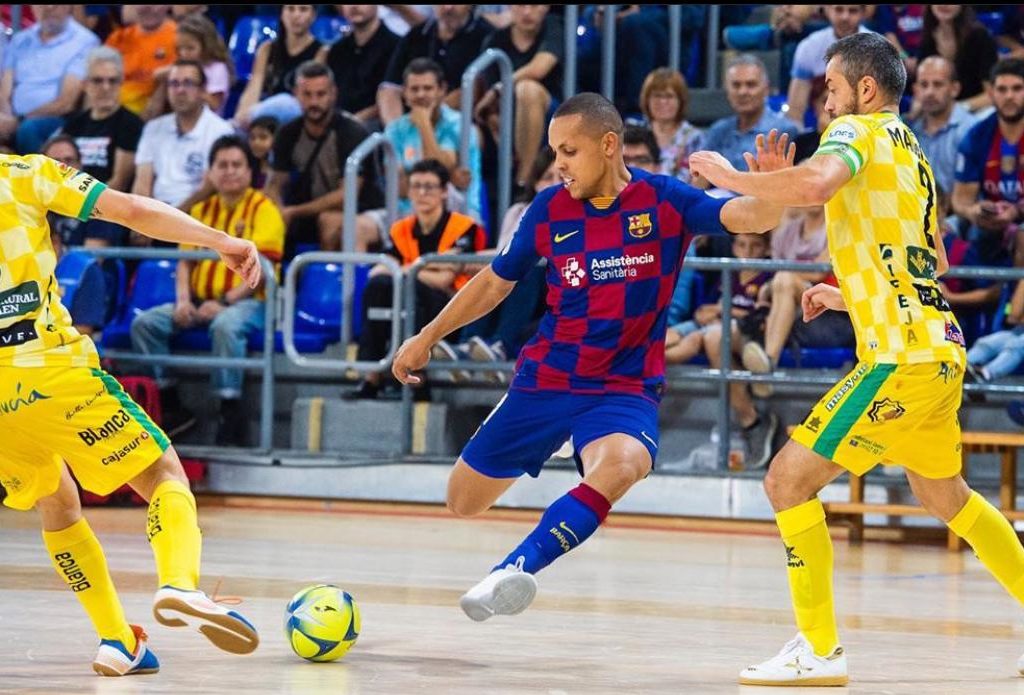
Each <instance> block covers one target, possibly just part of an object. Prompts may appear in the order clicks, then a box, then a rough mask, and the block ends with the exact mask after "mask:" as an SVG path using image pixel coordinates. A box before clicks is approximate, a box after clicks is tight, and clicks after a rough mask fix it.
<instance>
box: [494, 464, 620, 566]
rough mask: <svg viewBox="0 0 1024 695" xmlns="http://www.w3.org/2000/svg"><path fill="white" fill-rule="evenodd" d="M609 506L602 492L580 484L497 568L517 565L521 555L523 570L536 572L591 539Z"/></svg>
mask: <svg viewBox="0 0 1024 695" xmlns="http://www.w3.org/2000/svg"><path fill="white" fill-rule="evenodd" d="M610 508H611V503H609V502H608V500H607V499H605V498H604V496H603V495H602V494H601V493H599V492H598V491H597V490H595V489H594V488H592V487H590V486H589V485H587V484H586V483H580V484H579V485H578V486H577V487H576V488H574V489H572V490H570V491H569V492H568V493H567V494H565V495H563V496H561V497H559V498H558V499H557V500H555V501H554V502H552V503H551V506H550V507H548V508H547V509H546V510H545V511H544V515H543V516H541V518H540V523H539V524H537V527H536V528H535V529H533V531H531V532H530V535H528V536H527V537H526V538H525V539H524V540H523V542H522V543H520V544H519V547H518V548H516V549H515V550H513V551H512V552H511V553H510V554H509V556H508V557H506V558H505V559H504V560H502V561H501V562H500V563H499V564H498V565H497V566H496V567H495V568H494V569H501V568H503V567H505V566H506V565H514V564H516V562H517V561H518V560H519V558H520V557H522V558H523V570H524V571H525V572H529V573H530V574H536V573H537V572H539V571H540V570H542V569H544V568H545V567H547V566H548V565H550V564H551V563H552V562H554V561H555V560H557V559H558V558H560V557H561V556H562V555H565V554H566V553H567V552H569V551H570V550H572V549H573V548H575V547H576V546H578V545H579V544H580V543H582V542H583V541H585V540H587V539H588V538H590V536H591V535H593V533H594V531H596V530H597V527H598V526H600V525H601V522H602V521H604V519H605V517H606V516H608V510H609V509H610ZM492 571H493V570H492Z"/></svg>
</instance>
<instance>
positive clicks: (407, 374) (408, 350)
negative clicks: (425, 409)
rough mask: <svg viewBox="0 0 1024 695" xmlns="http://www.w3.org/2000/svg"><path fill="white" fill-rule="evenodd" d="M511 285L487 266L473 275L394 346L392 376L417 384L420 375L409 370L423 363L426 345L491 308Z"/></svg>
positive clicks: (428, 358)
mask: <svg viewBox="0 0 1024 695" xmlns="http://www.w3.org/2000/svg"><path fill="white" fill-rule="evenodd" d="M515 285H516V283H515V282H512V281H511V280H506V279H504V278H502V277H499V276H498V274H497V273H495V272H494V271H493V270H492V269H491V267H490V266H487V267H486V268H484V269H483V270H481V271H480V272H479V273H477V274H476V275H474V276H473V279H471V280H470V281H469V282H467V283H466V285H465V287H463V288H462V289H461V290H459V291H458V292H457V293H456V294H455V296H454V297H452V299H451V301H449V302H448V304H447V305H446V306H445V308H444V309H442V310H441V313H440V314H438V315H437V316H436V317H435V318H434V320H433V321H431V322H430V323H428V324H427V325H426V326H424V327H423V330H422V331H420V332H419V333H417V334H416V335H414V336H413V337H411V338H409V339H408V340H406V341H405V342H404V343H402V346H401V347H400V348H398V352H396V353H395V359H394V362H392V364H391V371H392V373H393V374H394V375H395V378H396V379H398V380H399V381H400V382H402V383H403V384H418V383H419V381H420V378H419V377H417V376H414V375H413V374H412V373H413V372H415V371H419V370H420V369H423V368H424V367H425V366H427V362H429V361H430V348H432V347H434V345H436V344H437V343H438V342H439V341H440V340H441V339H442V338H444V337H445V336H446V335H448V334H449V333H451V332H453V331H455V330H458V329H459V328H462V327H463V326H465V325H466V324H467V323H471V322H473V321H476V320H477V319H478V318H480V317H481V316H483V315H485V314H487V313H489V312H490V311H492V310H493V309H494V307H496V306H498V305H499V304H501V302H502V300H503V299H505V297H507V296H508V295H509V292H511V291H512V288H513V287H515Z"/></svg>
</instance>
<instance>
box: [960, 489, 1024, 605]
mask: <svg viewBox="0 0 1024 695" xmlns="http://www.w3.org/2000/svg"><path fill="white" fill-rule="evenodd" d="M949 528H950V530H952V531H953V533H955V534H956V535H958V536H960V537H961V538H963V539H964V540H965V541H967V542H968V543H969V544H970V546H971V547H972V548H974V552H975V554H976V555H977V556H978V559H979V560H981V564H983V565H985V568H986V569H987V570H988V571H989V572H991V573H992V576H994V577H995V578H996V579H998V580H999V583H1000V584H1002V585H1003V588H1004V589H1006V590H1007V591H1008V592H1010V595H1011V596H1013V597H1014V598H1015V599H1017V601H1019V602H1020V603H1024V547H1021V544H1020V539H1019V538H1017V533H1016V532H1015V531H1014V530H1013V526H1011V525H1010V522H1009V521H1007V520H1006V517H1005V516H1003V515H1002V514H1001V513H1000V512H999V510H998V509H996V508H995V507H993V506H992V505H991V504H989V502H988V500H986V499H985V498H984V497H982V496H981V495H979V494H978V493H977V492H974V491H973V490H972V491H971V496H970V497H969V498H967V503H966V504H964V506H963V509H961V510H960V511H959V512H957V514H956V516H954V517H953V518H952V519H950V521H949Z"/></svg>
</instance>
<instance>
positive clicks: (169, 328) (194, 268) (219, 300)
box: [131, 77, 284, 445]
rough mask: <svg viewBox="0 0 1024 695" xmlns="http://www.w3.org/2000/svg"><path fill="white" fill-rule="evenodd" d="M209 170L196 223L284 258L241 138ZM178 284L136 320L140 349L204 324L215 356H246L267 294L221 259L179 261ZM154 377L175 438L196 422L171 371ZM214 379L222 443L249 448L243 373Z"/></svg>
mask: <svg viewBox="0 0 1024 695" xmlns="http://www.w3.org/2000/svg"><path fill="white" fill-rule="evenodd" d="M171 79H172V80H173V79H174V78H173V77H172V78H171ZM209 166H210V181H211V183H212V185H213V190H214V191H215V193H214V195H212V196H211V197H210V198H207V199H206V200H203V201H201V202H198V203H196V204H195V205H194V206H193V207H192V209H191V210H190V214H191V215H192V217H194V218H196V219H197V220H200V221H202V222H203V223H205V224H208V225H210V226H211V227H215V228H216V229H222V230H224V232H225V233H226V234H231V235H232V236H236V237H240V238H243V239H249V240H251V241H252V242H253V243H255V244H256V248H257V249H259V252H260V253H261V254H263V255H264V256H265V257H267V258H268V259H269V260H271V261H272V262H273V261H278V260H280V258H281V250H282V246H283V244H284V222H283V221H282V220H281V214H280V213H279V212H278V210H277V207H276V206H275V205H274V203H273V201H271V200H269V199H268V198H267V197H266V196H264V195H263V194H262V193H260V192H259V191H256V190H253V188H252V186H251V183H252V175H253V157H252V153H251V152H250V151H249V147H248V145H246V143H245V141H244V140H243V139H241V138H239V137H237V136H235V135H228V136H225V137H221V138H218V139H217V141H216V142H214V143H213V146H212V147H211V148H210V154H209ZM183 248H184V247H183ZM189 250H192V249H189ZM175 284H176V291H175V295H176V298H175V301H174V303H173V304H163V305H161V306H157V307H153V308H152V309H148V310H147V311H145V312H143V313H142V314H140V315H139V316H137V317H136V318H135V320H133V321H132V326H131V338H132V347H133V348H134V349H135V351H136V352H140V353H142V354H146V355H166V354H168V353H169V352H170V346H169V343H170V339H171V337H172V336H173V335H174V334H176V333H178V332H179V331H182V330H186V329H189V328H195V327H200V326H205V327H207V328H208V330H209V334H210V339H211V341H212V342H213V349H212V352H213V354H214V355H215V356H217V357H236V358H238V357H245V354H246V345H247V341H248V336H249V335H250V334H251V333H254V332H261V331H262V330H263V327H264V306H263V296H262V292H261V290H260V289H253V288H251V287H249V286H248V285H246V284H245V283H243V282H242V279H241V277H240V276H239V275H237V274H235V273H232V272H231V271H229V270H228V269H227V267H226V266H225V265H224V263H223V262H222V261H220V260H201V261H191V260H180V261H178V268H177V271H176V275H175ZM153 371H154V376H155V378H156V379H157V383H158V384H159V386H160V391H161V401H162V403H163V406H164V410H163V413H164V420H163V425H164V430H165V431H166V432H167V434H168V435H169V436H171V437H173V436H174V435H175V433H176V432H182V431H184V430H185V429H187V428H188V427H191V426H192V425H193V424H195V416H194V415H192V414H191V413H190V412H189V411H188V410H186V409H185V408H184V407H183V406H182V405H181V401H180V400H179V399H178V396H177V391H176V390H175V388H174V382H173V381H172V380H171V379H170V378H169V377H168V376H167V375H166V372H165V370H164V369H162V368H160V367H156V368H154V370H153ZM210 376H211V386H212V388H213V391H214V393H215V394H216V396H217V397H218V398H219V399H220V417H219V420H218V427H217V444H222V445H243V444H244V440H245V423H246V419H247V416H248V414H249V412H250V409H249V408H246V407H245V406H244V405H243V404H242V400H241V397H242V370H240V369H226V368H225V369H215V370H213V372H212V373H211V375H210Z"/></svg>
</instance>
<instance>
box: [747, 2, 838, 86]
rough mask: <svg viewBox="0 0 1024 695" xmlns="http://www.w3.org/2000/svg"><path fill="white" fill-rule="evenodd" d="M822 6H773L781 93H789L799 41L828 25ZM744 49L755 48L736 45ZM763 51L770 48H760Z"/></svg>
mask: <svg viewBox="0 0 1024 695" xmlns="http://www.w3.org/2000/svg"><path fill="white" fill-rule="evenodd" d="M823 8H824V6H823V5H774V6H773V7H772V13H771V17H770V20H769V27H770V29H771V31H772V44H771V45H772V46H778V47H779V53H780V55H779V75H778V80H779V83H778V86H779V91H781V92H788V90H789V82H790V74H792V72H793V58H794V57H795V56H796V49H797V47H798V46H799V45H800V42H801V41H803V40H804V39H806V38H807V37H808V36H810V35H811V34H812V33H814V32H815V31H817V30H818V29H822V28H824V27H825V25H827V24H828V20H827V19H826V18H825V15H824V14H823ZM736 48H741V49H742V50H753V48H754V47H753V46H751V47H747V46H737V47H736ZM761 48H762V49H766V48H769V46H763V45H762V46H761Z"/></svg>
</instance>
